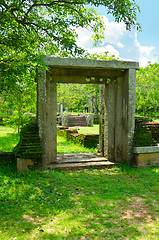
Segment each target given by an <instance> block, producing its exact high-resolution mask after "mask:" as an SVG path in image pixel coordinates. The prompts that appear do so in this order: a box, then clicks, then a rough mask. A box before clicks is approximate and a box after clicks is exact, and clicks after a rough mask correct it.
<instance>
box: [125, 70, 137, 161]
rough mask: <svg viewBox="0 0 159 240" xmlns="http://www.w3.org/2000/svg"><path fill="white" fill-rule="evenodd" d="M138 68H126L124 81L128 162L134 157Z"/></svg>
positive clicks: (126, 159) (126, 154)
mask: <svg viewBox="0 0 159 240" xmlns="http://www.w3.org/2000/svg"><path fill="white" fill-rule="evenodd" d="M135 99H136V69H129V70H125V72H124V82H123V143H122V145H123V160H124V161H125V162H127V163H128V164H131V163H132V158H133V137H134V128H135Z"/></svg>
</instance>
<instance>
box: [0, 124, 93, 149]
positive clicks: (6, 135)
mask: <svg viewBox="0 0 159 240" xmlns="http://www.w3.org/2000/svg"><path fill="white" fill-rule="evenodd" d="M86 129H87V128H86ZM90 129H92V128H90ZM82 130H83V131H84V129H82ZM85 132H87V130H85ZM18 142H19V135H18V134H17V133H16V132H14V130H13V129H12V128H9V127H5V126H0V151H5V152H11V151H12V150H13V147H15V146H16V145H17V143H18ZM86 152H97V148H86V147H83V146H81V145H80V144H75V143H73V142H70V141H67V140H66V139H65V138H63V137H60V136H57V153H86Z"/></svg>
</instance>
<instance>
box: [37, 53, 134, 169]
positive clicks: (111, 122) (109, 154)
mask: <svg viewBox="0 0 159 240" xmlns="http://www.w3.org/2000/svg"><path fill="white" fill-rule="evenodd" d="M44 61H45V63H46V64H47V65H48V67H49V71H46V70H43V72H42V73H39V77H38V101H37V103H38V104H37V105H38V107H37V119H38V127H39V136H40V138H41V143H42V150H43V167H44V168H47V167H48V166H49V165H50V163H51V162H57V137H56V121H57V118H56V113H57V111H56V106H57V104H56V92H57V90H56V83H80V84H86V83H91V84H100V85H101V86H102V87H101V103H102V109H101V111H100V112H101V114H100V115H101V117H100V129H101V130H100V137H99V138H100V147H101V150H102V151H103V154H104V157H105V158H106V159H107V160H109V161H112V160H113V161H116V162H120V161H125V162H127V163H128V164H130V163H131V160H132V157H133V151H132V150H133V149H132V146H133V135H134V116H135V86H136V69H138V68H139V64H138V63H136V62H124V61H115V60H113V61H98V60H89V59H65V58H63V59H62V58H54V57H46V58H45V59H44ZM103 119H104V129H103V131H104V141H103V140H102V125H103Z"/></svg>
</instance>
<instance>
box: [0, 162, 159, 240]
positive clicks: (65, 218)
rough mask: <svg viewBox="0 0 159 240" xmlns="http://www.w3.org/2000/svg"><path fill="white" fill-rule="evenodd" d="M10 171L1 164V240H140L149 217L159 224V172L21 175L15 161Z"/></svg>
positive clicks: (38, 172)
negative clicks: (17, 170)
mask: <svg viewBox="0 0 159 240" xmlns="http://www.w3.org/2000/svg"><path fill="white" fill-rule="evenodd" d="M9 165H10V167H9ZM6 166H7V167H8V168H7V169H5V167H4V165H3V166H2V162H1V168H0V184H1V189H0V191H1V195H0V209H1V211H0V219H1V221H0V231H1V232H0V237H1V239H5V240H7V239H13V238H15V237H16V239H82V237H83V239H95V238H96V239H124V238H126V237H127V239H136V238H137V237H141V236H142V234H143V233H142V227H143V226H145V225H146V224H147V217H148V216H150V217H151V220H152V222H153V221H154V222H155V221H156V218H157V215H156V214H158V212H157V209H158V208H157V203H156V202H155V201H159V197H158V187H159V177H158V172H157V169H153V168H152V169H145V170H141V169H139V170H136V169H133V168H130V169H126V168H125V169H122V170H121V169H120V168H114V169H111V170H95V169H93V170H83V171H74V172H71V171H70V172H62V171H56V170H45V171H35V172H26V173H17V172H16V171H15V166H14V162H13V161H10V163H9V164H6ZM154 179H155V180H156V183H155V182H154ZM154 203H156V205H154ZM140 210H142V212H141V213H140V215H139V216H138V215H137V213H138V212H139V211H140ZM150 217H149V219H150ZM151 233H152V234H154V229H153V230H150V229H149V234H151ZM151 239H153V238H151Z"/></svg>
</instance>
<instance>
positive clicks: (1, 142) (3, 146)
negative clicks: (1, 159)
mask: <svg viewBox="0 0 159 240" xmlns="http://www.w3.org/2000/svg"><path fill="white" fill-rule="evenodd" d="M18 142H19V135H18V134H17V131H15V130H14V129H13V128H10V127H5V126H0V151H4V152H12V151H13V148H14V147H15V146H16V145H17V144H18Z"/></svg>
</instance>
